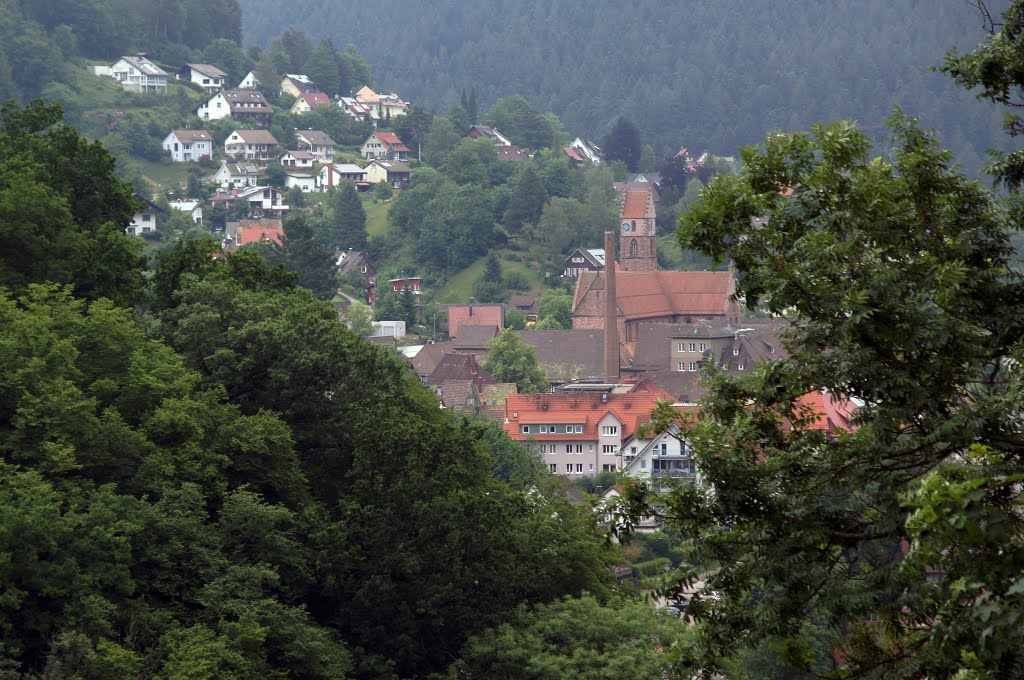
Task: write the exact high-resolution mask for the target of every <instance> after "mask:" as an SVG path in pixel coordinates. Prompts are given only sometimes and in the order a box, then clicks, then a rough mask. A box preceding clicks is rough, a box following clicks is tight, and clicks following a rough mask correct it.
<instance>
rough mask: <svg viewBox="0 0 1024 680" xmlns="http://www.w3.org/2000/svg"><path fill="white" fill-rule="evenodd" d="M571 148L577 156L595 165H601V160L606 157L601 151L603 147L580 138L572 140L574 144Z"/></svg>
mask: <svg viewBox="0 0 1024 680" xmlns="http://www.w3.org/2000/svg"><path fill="white" fill-rule="evenodd" d="M569 148H570V149H573V150H574V151H575V152H576V153H577V154H579V155H580V156H582V157H583V158H585V159H587V160H588V161H590V162H591V163H593V164H594V165H597V164H598V163H600V162H601V158H602V157H603V156H604V153H603V152H602V151H601V147H599V146H598V145H597V144H594V143H593V142H590V141H587V140H585V139H582V138H580V137H577V138H576V139H574V140H572V144H570V145H569Z"/></svg>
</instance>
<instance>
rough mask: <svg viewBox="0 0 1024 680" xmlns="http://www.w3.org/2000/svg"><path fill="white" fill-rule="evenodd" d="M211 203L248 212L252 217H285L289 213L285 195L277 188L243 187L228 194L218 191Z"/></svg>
mask: <svg viewBox="0 0 1024 680" xmlns="http://www.w3.org/2000/svg"><path fill="white" fill-rule="evenodd" d="M210 202H211V203H219V204H222V205H225V206H227V207H228V208H229V209H231V210H243V211H247V212H248V213H249V215H250V216H252V217H283V216H284V214H285V213H286V212H288V206H287V205H284V194H283V193H282V192H281V190H280V189H278V188H276V187H259V186H257V187H243V188H241V189H232V190H230V191H227V192H221V191H218V192H217V193H216V194H215V195H214V196H213V197H212V198H211V199H210Z"/></svg>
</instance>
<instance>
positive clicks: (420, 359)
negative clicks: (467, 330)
mask: <svg viewBox="0 0 1024 680" xmlns="http://www.w3.org/2000/svg"><path fill="white" fill-rule="evenodd" d="M451 351H452V341H451V340H445V341H443V342H434V343H431V344H429V345H424V346H423V349H421V350H420V351H419V352H417V353H416V356H414V357H413V359H412V368H413V370H414V371H416V375H418V376H420V377H421V378H426V377H427V376H428V375H430V374H431V373H433V372H434V369H435V368H437V365H438V364H439V363H441V359H442V358H443V357H444V355H445V354H448V353H449V352H451Z"/></svg>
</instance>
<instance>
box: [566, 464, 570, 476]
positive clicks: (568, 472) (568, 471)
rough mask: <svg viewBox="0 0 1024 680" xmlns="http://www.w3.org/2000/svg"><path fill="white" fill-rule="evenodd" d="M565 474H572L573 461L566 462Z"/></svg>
mask: <svg viewBox="0 0 1024 680" xmlns="http://www.w3.org/2000/svg"><path fill="white" fill-rule="evenodd" d="M565 474H567V475H571V474H572V463H566V464H565Z"/></svg>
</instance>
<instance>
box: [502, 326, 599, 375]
mask: <svg viewBox="0 0 1024 680" xmlns="http://www.w3.org/2000/svg"><path fill="white" fill-rule="evenodd" d="M515 333H516V335H518V336H519V339H520V340H522V341H523V344H524V345H530V346H531V347H533V353H534V356H535V357H536V358H537V365H538V366H539V367H540V370H541V371H542V372H543V373H544V378H545V380H547V381H548V384H549V385H550V386H551V387H552V388H558V387H560V386H562V385H565V384H567V383H572V382H577V381H582V382H593V381H595V380H596V381H598V382H603V381H604V364H603V361H604V333H603V331H599V330H586V329H573V330H558V331H532V330H526V331H516V332H515Z"/></svg>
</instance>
